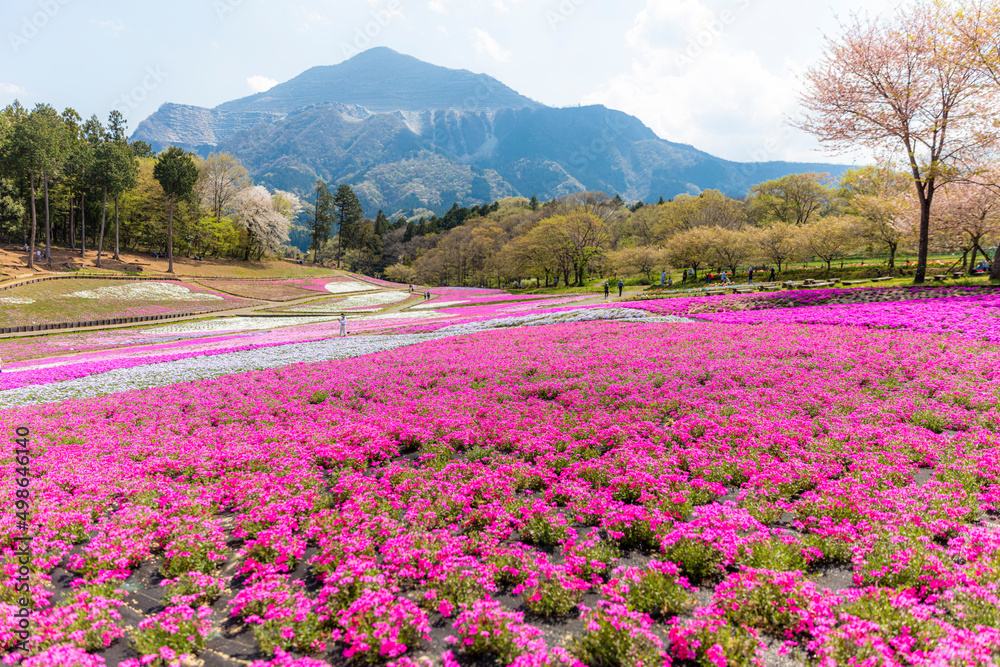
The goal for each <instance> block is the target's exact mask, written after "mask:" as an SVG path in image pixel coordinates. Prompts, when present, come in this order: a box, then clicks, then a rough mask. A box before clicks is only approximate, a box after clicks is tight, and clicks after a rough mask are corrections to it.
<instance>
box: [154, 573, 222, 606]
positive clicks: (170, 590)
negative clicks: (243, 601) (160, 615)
mask: <svg viewBox="0 0 1000 667" xmlns="http://www.w3.org/2000/svg"><path fill="white" fill-rule="evenodd" d="M160 586H164V587H166V589H167V590H166V591H164V594H163V599H164V600H166V601H167V602H169V603H171V604H174V605H177V604H189V605H192V606H201V605H205V604H211V603H213V602H215V600H216V598H218V597H219V596H220V595H222V591H223V590H224V589H225V587H226V580H225V579H219V578H218V577H213V576H210V575H207V574H202V573H201V572H185V573H184V574H182V575H181V576H179V577H177V578H176V579H164V580H163V581H161V582H160Z"/></svg>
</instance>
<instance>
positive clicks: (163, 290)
mask: <svg viewBox="0 0 1000 667" xmlns="http://www.w3.org/2000/svg"><path fill="white" fill-rule="evenodd" d="M9 298H13V299H15V300H19V302H18V303H4V304H3V308H0V327H17V326H27V325H31V324H52V323H58V322H82V321H89V320H99V319H111V318H119V317H141V316H143V315H171V314H175V313H182V312H212V311H218V310H229V309H233V308H243V307H246V306H253V305H256V304H257V302H256V301H250V300H247V299H241V298H238V297H234V296H229V295H226V294H218V293H215V292H211V291H209V290H207V289H206V288H204V287H201V286H198V285H188V284H184V283H178V282H174V281H164V282H159V281H135V282H126V281H118V280H100V279H93V280H85V279H71V280H53V281H46V282H41V283H36V284H32V285H25V286H20V287H17V288H15V289H13V290H11V293H10V297H9Z"/></svg>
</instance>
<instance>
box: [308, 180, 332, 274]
mask: <svg viewBox="0 0 1000 667" xmlns="http://www.w3.org/2000/svg"><path fill="white" fill-rule="evenodd" d="M315 190H316V207H315V211H314V215H313V223H312V228H311V229H310V230H309V231H310V245H309V248H310V249H311V250H312V251H313V264H316V263H317V262H318V261H319V250H320V248H322V247H323V244H324V243H326V242H327V241H329V240H330V230H331V229H332V228H333V219H334V216H335V214H336V210H335V207H334V203H333V194H332V193H331V192H330V187H329V186H328V185H327V184H326V182H325V181H322V180H317V181H316V186H315Z"/></svg>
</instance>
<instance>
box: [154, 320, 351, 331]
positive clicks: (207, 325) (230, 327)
mask: <svg viewBox="0 0 1000 667" xmlns="http://www.w3.org/2000/svg"><path fill="white" fill-rule="evenodd" d="M334 319H336V318H335V317H317V316H305V317H223V318H219V319H215V320H202V321H200V322H179V323H177V324H168V325H166V326H163V327H153V328H151V329H149V330H147V333H150V334H182V333H190V332H193V331H254V330H258V329H277V328H279V327H294V326H298V325H300V324H317V323H319V322H329V321H331V320H334Z"/></svg>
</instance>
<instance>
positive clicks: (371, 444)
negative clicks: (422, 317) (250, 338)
mask: <svg viewBox="0 0 1000 667" xmlns="http://www.w3.org/2000/svg"><path fill="white" fill-rule="evenodd" d="M647 319H648V318H647ZM768 334H769V335H768V336H766V337H762V336H760V333H759V331H757V330H755V329H753V328H747V327H742V326H733V325H730V324H719V323H706V324H704V325H699V326H691V325H682V324H666V323H663V324H656V323H654V324H642V325H638V324H636V323H633V322H606V321H605V322H576V323H566V324H558V325H553V326H543V327H534V328H530V329H528V328H505V329H501V330H496V331H484V332H481V333H477V334H472V335H467V336H452V337H448V338H441V339H439V340H435V341H428V342H425V343H423V344H420V345H412V346H408V347H404V348H399V349H396V350H393V351H387V352H381V353H378V354H373V355H369V356H366V357H364V358H358V359H344V360H340V361H335V362H320V363H298V364H296V365H292V366H284V367H282V368H275V369H273V370H263V371H256V372H250V373H244V374H240V375H228V376H225V377H221V378H218V379H215V380H202V381H197V382H187V383H183V384H179V385H173V386H166V387H160V388H154V389H148V390H145V391H140V392H129V393H123V394H116V395H113V396H107V397H102V398H95V399H89V400H76V401H67V402H64V403H61V404H51V405H45V406H39V407H23V408H8V409H4V410H3V411H2V418H3V420H2V421H3V424H4V427H5V428H6V429H7V430H8V434H7V435H8V438H13V437H14V435H13V428H14V427H15V426H24V427H26V428H29V429H30V431H31V434H32V436H31V437H32V440H31V447H32V451H33V455H34V458H33V460H32V461H31V469H32V471H33V472H34V474H35V478H34V479H33V480H32V503H33V504H32V519H31V521H32V534H33V536H34V539H33V541H32V543H31V551H32V554H33V556H32V562H33V564H34V565H33V567H34V568H36V570H37V576H41V575H50V574H52V573H54V572H55V571H56V568H57V567H61V568H66V569H68V570H69V573H70V577H69V578H70V579H72V578H73V577H78V578H79V580H80V581H78V582H77V583H78V588H79V589H80V590H85V591H87V596H84V597H74V596H71V595H67V594H66V592H65V585H66V584H65V583H60V582H59V581H54V582H52V583H44V580H43V579H40V578H39V579H35V580H34V581H35V584H36V590H37V594H36V598H37V601H36V608H35V611H34V616H33V618H34V619H36V620H35V622H36V623H37V624H38V626H39V627H44V628H50V630H46V631H45V632H38V633H35V635H34V636H33V639H32V640H31V644H30V650H29V651H28V652H29V653H31V654H36V657H33V658H29V659H26V660H24V661H23V664H25V665H28V666H29V667H30V666H31V665H35V664H37V665H44V664H50V662H51V661H56V662H55V663H52V664H94V663H91V662H88V657H87V656H88V655H97V656H104V655H108V651H109V649H108V648H106V646H107V643H114V646H120V645H126V646H128V647H131V648H130V649H129V650H130V651H132V654H128V652H126V655H125V658H126V659H129V660H135V661H136V662H135V663H128V664H146V663H145V662H143V661H146V662H154V664H159V663H155V661H157V660H159V661H163V662H162V664H167V663H168V662H169V661H170V660H174V659H177V660H179V659H180V658H178V657H177V656H180V655H182V654H195V655H196V656H197V654H198V653H199V652H201V651H203V650H207V649H209V648H211V649H213V650H218V649H219V648H220V647H224V646H226V644H225V642H221V641H220V640H219V639H218V638H213V637H211V636H210V633H209V631H208V628H212V627H220V626H222V625H223V624H224V623H227V622H228V623H231V624H235V625H236V627H243V626H245V627H246V628H248V629H249V630H248V634H249V636H251V637H253V641H255V642H256V644H257V647H258V648H257V650H258V654H257V655H252V656H249V658H250V660H253V661H255V662H254V664H256V665H258V667H262V666H263V665H267V664H273V665H290V664H301V665H303V666H305V665H315V664H316V663H317V661H319V662H320V663H323V662H332V663H337V662H338V661H344V660H352V661H354V662H355V663H357V664H396V665H398V666H399V667H402V665H418V664H422V661H424V660H430V661H433V662H432V664H433V663H437V664H445V665H456V664H469V663H470V662H473V661H477V660H482V661H485V662H489V661H491V660H499V661H501V664H514V665H542V664H548V665H571V664H578V663H574V661H577V660H579V661H582V662H583V663H586V664H627V665H639V664H643V665H648V664H655V665H659V664H662V662H663V659H664V656H667V657H669V658H670V659H671V660H673V661H674V662H675V663H676V662H680V661H684V660H689V661H694V662H695V664H700V665H706V667H707V666H708V665H719V664H723V663H725V664H733V665H750V664H762V663H763V660H764V654H765V646H766V645H768V644H770V645H772V646H773V645H778V646H781V645H782V643H783V642H787V643H786V644H784V647H785V650H787V651H790V652H792V653H793V656H792V657H794V658H795V660H797V661H800V662H804V661H806V660H811V661H815V662H816V663H818V664H830V665H833V664H849V661H850V660H852V659H853V660H855V661H857V660H859V659H864V660H868V661H869V663H870V664H910V665H940V664H986V663H989V662H990V661H995V659H996V657H997V656H998V655H1000V632H998V628H1000V614H998V612H997V609H998V604H997V603H998V599H997V582H998V580H1000V524H998V522H997V520H996V516H997V511H998V509H1000V505H998V503H1000V446H998V443H997V439H996V435H995V434H996V432H997V431H998V430H1000V413H998V411H997V409H996V396H995V390H994V384H995V383H994V382H993V380H994V379H996V378H995V377H994V375H996V374H997V372H998V371H996V370H995V369H996V368H998V367H1000V364H998V362H1000V351H998V350H997V348H996V347H995V346H993V345H991V344H985V343H978V342H974V341H968V340H963V339H961V338H959V337H956V336H950V335H934V336H931V335H926V334H922V333H919V332H917V333H914V332H910V331H906V330H900V331H880V330H871V329H863V328H850V327H842V326H839V327H838V326H815V325H813V326H800V325H785V324H780V323H779V324H773V325H772V326H771V327H770V328H769V330H768ZM286 347H288V346H286ZM280 349H282V348H281V347H278V348H274V350H280ZM270 353H272V354H273V352H270ZM233 356H235V355H233ZM150 368H151V369H152V368H155V366H151V367H150ZM179 379H184V378H183V377H181V378H179ZM8 461H11V459H10V458H9V457H8ZM110 480H113V483H109V481H110ZM0 486H2V487H3V488H2V490H0V493H3V494H5V497H8V498H10V497H13V496H12V494H13V492H14V490H15V486H14V477H13V476H9V475H8V476H5V477H3V478H2V480H0ZM17 534H18V533H17V530H16V526H15V522H14V521H13V520H11V521H6V522H2V523H0V551H2V554H3V558H4V559H5V560H6V562H7V563H8V565H7V566H5V569H4V573H5V576H6V577H7V578H8V579H10V578H11V577H13V576H15V574H14V573H15V569H14V568H13V566H12V564H11V563H12V562H13V561H12V559H13V558H14V553H13V547H14V541H13V537H14V536H15V535H17ZM143 563H153V564H155V566H156V567H157V568H158V569H159V570H161V571H162V572H163V574H164V576H165V577H166V578H167V579H170V581H171V583H170V586H176V587H177V588H176V589H172V592H171V596H180V597H179V598H178V597H172V598H171V602H170V604H164V605H162V606H161V607H157V608H155V609H154V610H151V611H149V612H148V613H146V614H144V618H143V619H142V620H141V621H139V622H138V623H134V625H132V624H131V623H133V622H129V621H125V620H122V619H121V618H118V617H116V616H115V614H112V613H111V612H112V611H114V610H115V609H118V608H120V607H119V605H118V604H117V603H118V602H121V601H123V600H124V598H125V596H126V595H127V591H128V590H134V589H135V586H136V585H137V582H138V581H139V578H138V575H137V574H136V572H137V569H138V568H139V567H140V565H141V564H143ZM60 571H61V570H60ZM32 576H36V575H32ZM185 577H187V579H186V580H185V579H184V578H185ZM185 581H186V582H187V583H185ZM198 582H207V583H206V584H204V585H202V584H199V583H198ZM5 583H6V584H9V583H10V582H9V581H8V582H5ZM237 584H238V585H237ZM185 586H186V587H187V588H185ZM227 587H229V588H230V589H231V590H232V595H230V596H229V597H227V598H225V599H222V601H221V602H218V603H215V604H211V606H206V605H205V601H203V600H198V599H189V600H186V599H185V596H187V595H197V594H199V593H200V591H201V590H202V589H204V590H205V592H206V594H208V595H212V593H211V591H213V590H215V591H218V590H224V589H226V588H227ZM55 589H58V590H59V591H60V595H59V596H56V597H52V596H50V595H47V594H44V593H45V591H46V590H48V591H51V590H55ZM0 590H3V589H0ZM186 590H188V591H195V592H187V593H186V592H185V591H186ZM583 600H586V604H582V605H581V604H580V603H581V601H583ZM11 604H12V602H11V601H10V599H9V598H0V608H2V610H3V611H4V612H6V613H12V612H13V611H14V608H12V607H11ZM203 610H204V611H203ZM78 619H98V620H100V622H101V623H102V633H103V634H100V633H97V634H94V635H92V636H88V635H87V633H74V632H67V631H66V627H67V625H68V624H71V623H76V622H78ZM125 625H128V626H129V627H128V630H127V631H126V630H125V628H124V626H125ZM435 627H438V628H440V627H444V628H446V629H447V635H445V633H443V632H441V633H439V632H434V631H432V629H433V628H435ZM181 629H182V630H183V631H180V630H181ZM481 629H485V630H488V631H489V635H484V634H483V633H482V632H480V630H481ZM11 642H12V639H11V637H10V636H9V635H5V634H3V633H0V643H3V646H4V648H5V649H7V650H10V649H11V648H13V646H12V643H11ZM203 646H204V647H205V648H204V649H203V648H202V647H203ZM112 650H114V647H112ZM57 653H58V657H56V655H57ZM292 653H294V654H297V655H299V656H301V655H303V654H305V655H307V656H308V657H307V658H298V657H295V658H293V657H292V656H291V654H292ZM43 655H44V656H46V657H44V658H43V657H42V656H43ZM116 655H121V652H119V653H117V654H116ZM244 655H245V654H244ZM19 657H20V656H19V654H12V658H9V659H8V661H7V662H9V663H12V664H17V662H18V660H19ZM147 659H148V660H147ZM244 659H246V658H244ZM45 660H48V661H50V662H45ZM60 660H62V661H64V662H62V663H58V661H60ZM70 661H74V662H70ZM484 664H485V663H484Z"/></svg>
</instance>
